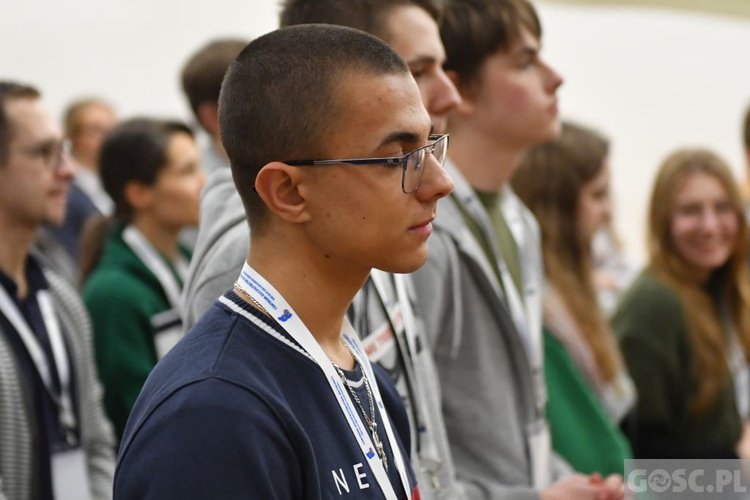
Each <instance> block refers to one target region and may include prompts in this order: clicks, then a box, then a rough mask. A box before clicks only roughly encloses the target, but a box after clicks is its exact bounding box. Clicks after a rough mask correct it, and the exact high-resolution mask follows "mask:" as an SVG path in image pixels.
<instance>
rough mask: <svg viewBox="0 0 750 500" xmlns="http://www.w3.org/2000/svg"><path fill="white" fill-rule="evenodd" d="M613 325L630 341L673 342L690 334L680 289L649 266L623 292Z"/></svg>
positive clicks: (668, 343) (640, 343)
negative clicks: (662, 278) (678, 293)
mask: <svg viewBox="0 0 750 500" xmlns="http://www.w3.org/2000/svg"><path fill="white" fill-rule="evenodd" d="M612 327H613V329H614V331H615V333H616V334H617V335H618V336H619V337H620V339H621V341H622V342H623V348H627V345H628V344H631V345H633V343H638V345H650V346H652V347H653V348H659V347H658V346H662V347H665V346H671V347H667V348H668V349H670V350H671V349H674V348H677V344H678V343H680V342H682V340H681V339H683V338H685V337H686V335H687V328H688V325H687V319H686V316H685V307H684V305H683V303H682V301H681V299H680V298H679V296H678V295H677V293H676V292H675V291H674V290H673V289H672V288H671V287H669V286H668V285H667V284H666V283H664V282H662V281H660V280H659V279H658V278H657V277H656V276H654V274H653V273H652V272H650V271H648V270H646V271H644V272H643V273H641V275H640V276H639V277H638V278H636V280H635V281H634V282H633V284H632V285H631V287H630V288H629V289H628V290H627V291H626V292H625V294H624V295H623V297H622V299H621V301H620V303H619V305H618V307H617V310H616V311H615V314H614V316H613V317H612Z"/></svg>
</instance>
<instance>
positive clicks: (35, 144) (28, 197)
mask: <svg viewBox="0 0 750 500" xmlns="http://www.w3.org/2000/svg"><path fill="white" fill-rule="evenodd" d="M5 112H6V116H7V118H8V122H9V125H10V129H11V139H10V143H9V147H8V157H7V160H6V162H5V164H4V165H0V213H2V214H3V217H6V218H10V219H11V220H14V221H16V222H17V223H18V224H19V225H21V226H25V227H27V228H36V227H38V226H41V225H43V224H60V223H62V221H63V219H64V217H65V202H66V196H67V192H68V184H69V182H70V180H71V178H72V177H73V174H74V173H75V171H74V169H73V166H72V162H71V161H70V158H69V157H68V155H67V153H63V154H60V150H61V146H62V143H63V134H62V131H61V129H60V127H59V125H58V124H57V122H56V121H55V119H54V118H53V117H52V115H51V114H50V113H49V111H47V109H45V108H44V106H43V105H42V102H41V101H40V100H39V99H30V98H19V99H10V100H8V101H6V102H5Z"/></svg>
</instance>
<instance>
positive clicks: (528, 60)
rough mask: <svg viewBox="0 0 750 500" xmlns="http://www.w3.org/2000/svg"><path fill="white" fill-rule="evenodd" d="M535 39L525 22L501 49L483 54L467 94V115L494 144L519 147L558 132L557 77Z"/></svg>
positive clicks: (547, 139) (556, 134)
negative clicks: (470, 116) (508, 43)
mask: <svg viewBox="0 0 750 500" xmlns="http://www.w3.org/2000/svg"><path fill="white" fill-rule="evenodd" d="M540 50H541V46H540V42H539V40H538V39H537V38H536V37H535V36H534V35H533V34H532V33H531V32H530V31H529V30H528V29H527V28H525V27H522V28H521V34H520V36H519V37H518V39H517V40H515V41H514V42H513V43H512V44H511V46H510V48H509V49H508V50H507V51H503V50H499V51H497V52H496V53H494V54H493V55H491V56H489V57H488V58H487V59H486V60H485V61H484V63H483V66H482V68H481V70H480V73H479V77H478V78H479V81H478V82H476V85H474V86H473V87H472V90H471V94H470V95H465V96H463V97H464V99H465V100H466V101H467V102H468V103H470V104H471V106H469V108H470V109H471V113H472V114H473V118H472V120H473V121H474V122H475V125H477V126H478V127H479V129H480V130H483V131H485V132H486V133H487V134H488V135H491V136H492V137H493V138H495V140H496V141H497V142H498V144H501V145H503V146H504V147H507V148H510V149H525V148H528V147H531V146H534V145H536V144H539V143H543V142H547V141H550V140H553V139H554V138H555V137H557V136H558V135H559V134H560V131H561V124H560V119H559V114H558V107H557V89H558V88H559V87H560V85H562V81H563V80H562V77H561V76H560V75H559V74H558V73H557V72H556V71H555V70H554V69H553V68H552V67H551V66H550V65H549V64H547V62H546V61H544V60H543V59H542V58H541V55H540Z"/></svg>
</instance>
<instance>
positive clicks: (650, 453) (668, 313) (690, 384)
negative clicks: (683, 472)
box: [612, 149, 750, 459]
mask: <svg viewBox="0 0 750 500" xmlns="http://www.w3.org/2000/svg"><path fill="white" fill-rule="evenodd" d="M747 238H748V230H747V224H746V221H745V217H744V215H743V209H742V200H741V197H740V192H739V189H738V186H737V185H736V183H735V181H734V179H733V178H732V174H731V172H730V170H729V167H728V166H727V164H726V163H725V162H724V161H723V160H722V159H721V158H719V157H718V156H717V155H716V154H714V153H713V152H711V151H708V150H702V149H683V150H678V151H676V152H674V153H673V154H671V155H670V156H669V157H667V158H666V159H665V160H664V162H663V163H662V165H661V167H660V169H659V172H658V174H657V176H656V181H655V183H654V187H653V191H652V193H651V201H650V206H649V212H648V239H647V241H648V250H649V262H648V265H647V267H646V268H645V269H644V270H643V272H642V273H641V274H640V275H639V276H638V278H636V280H635V281H634V282H633V284H632V286H631V287H630V288H629V289H628V291H627V292H625V294H624V295H623V297H622V300H621V302H620V304H619V306H618V309H617V311H616V313H615V315H614V317H613V320H612V325H613V328H614V330H615V332H616V333H617V335H618V336H619V338H620V345H621V348H622V352H623V354H624V357H625V361H626V364H627V367H628V370H629V371H630V374H631V376H632V377H633V380H634V381H635V385H636V387H637V390H638V406H637V410H636V412H635V414H634V415H633V417H632V422H630V423H629V424H628V425H627V426H626V429H627V432H628V437H629V438H630V440H631V443H632V445H633V451H634V454H635V456H636V457H637V458H691V459H698V458H702V459H707V458H737V457H740V458H750V453H748V451H750V450H748V438H747V433H746V432H745V433H744V434H743V428H745V427H746V426H747V424H746V422H747V420H748V414H749V412H750V383H749V378H748V377H749V375H748V363H747V360H748V355H749V354H750V282H749V281H748V275H747V273H748V269H747V261H746V249H747V245H748V242H747ZM743 436H744V437H743Z"/></svg>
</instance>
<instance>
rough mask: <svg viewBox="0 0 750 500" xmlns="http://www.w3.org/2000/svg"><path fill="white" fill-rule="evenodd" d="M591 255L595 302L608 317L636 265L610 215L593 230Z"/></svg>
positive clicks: (636, 269) (635, 273) (633, 272)
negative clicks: (594, 231)
mask: <svg viewBox="0 0 750 500" xmlns="http://www.w3.org/2000/svg"><path fill="white" fill-rule="evenodd" d="M591 258H592V261H593V280H594V288H595V289H596V296H597V302H598V303H599V307H600V308H601V309H602V312H603V313H604V315H605V316H606V317H607V318H609V317H611V316H612V314H613V313H614V312H615V307H617V302H618V301H619V299H620V296H621V295H622V292H624V291H625V290H626V289H627V288H628V286H629V285H630V283H631V282H632V281H633V279H635V277H636V275H637V274H638V268H637V267H636V266H635V265H634V264H633V263H632V262H631V261H630V259H629V257H628V255H627V252H626V245H625V244H624V243H623V241H622V240H621V239H620V236H619V234H618V233H617V228H616V227H615V221H614V220H613V218H610V220H608V221H607V222H606V223H605V224H604V225H603V226H602V227H601V228H600V229H599V230H598V231H597V232H596V233H595V234H594V238H593V240H592V242H591Z"/></svg>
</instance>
